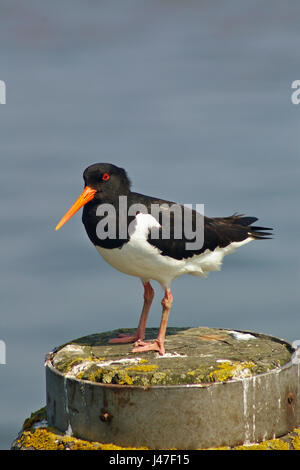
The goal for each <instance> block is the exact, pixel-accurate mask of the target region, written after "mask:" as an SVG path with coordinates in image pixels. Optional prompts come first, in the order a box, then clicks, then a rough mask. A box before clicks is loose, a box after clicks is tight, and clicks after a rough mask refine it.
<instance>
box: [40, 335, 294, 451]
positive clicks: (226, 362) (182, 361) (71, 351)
mask: <svg viewBox="0 0 300 470" xmlns="http://www.w3.org/2000/svg"><path fill="white" fill-rule="evenodd" d="M131 331H133V330H118V331H114V332H106V333H102V334H95V335H90V336H87V337H84V338H79V339H77V340H74V341H72V342H70V343H68V344H65V345H63V346H61V347H59V348H58V349H57V350H55V351H54V352H52V353H50V354H49V355H48V356H47V359H46V382H47V419H48V423H49V425H50V426H54V427H56V428H57V429H59V430H60V431H62V432H67V433H68V434H73V435H76V436H77V437H80V438H82V439H87V440H89V441H97V442H101V443H105V444H109V443H111V442H113V443H114V444H115V445H118V446H120V447H148V448H151V449H162V448H163V449H168V448H177V449H196V448H207V447H219V446H229V447H233V446H237V445H239V444H248V443H250V442H259V441H262V440H267V439H270V438H275V437H277V436H281V435H284V434H287V433H288V432H291V431H292V430H293V429H294V428H295V426H296V425H297V424H298V423H299V421H300V412H299V402H300V399H299V367H298V364H295V363H294V362H292V361H291V358H292V353H293V350H292V348H291V346H290V345H289V344H288V343H287V342H285V341H284V340H280V339H278V338H272V337H269V336H266V335H262V334H256V333H249V332H235V331H228V330H221V329H216V328H213V329H209V328H170V329H168V331H167V339H166V351H167V354H166V355H164V356H159V355H158V354H157V353H155V352H145V353H140V354H133V353H132V352H131V349H132V345H130V344H129V345H128V344H127V345H126V344H122V345H116V344H109V343H108V339H109V338H111V337H115V336H116V335H117V334H118V333H120V332H122V333H124V332H131ZM156 335H157V330H154V329H153V330H147V339H149V337H152V338H155V337H156Z"/></svg>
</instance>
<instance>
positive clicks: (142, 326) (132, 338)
mask: <svg viewBox="0 0 300 470" xmlns="http://www.w3.org/2000/svg"><path fill="white" fill-rule="evenodd" d="M153 297H154V290H153V289H152V286H151V284H150V282H146V283H145V284H144V305H143V310H142V314H141V318H140V321H139V324H138V327H137V330H136V332H135V333H134V335H125V334H120V335H119V336H118V337H117V338H112V339H110V340H109V341H108V342H109V343H135V342H139V343H140V342H141V343H142V341H143V339H144V337H145V330H146V323H147V319H148V314H149V311H150V307H151V304H152V300H153Z"/></svg>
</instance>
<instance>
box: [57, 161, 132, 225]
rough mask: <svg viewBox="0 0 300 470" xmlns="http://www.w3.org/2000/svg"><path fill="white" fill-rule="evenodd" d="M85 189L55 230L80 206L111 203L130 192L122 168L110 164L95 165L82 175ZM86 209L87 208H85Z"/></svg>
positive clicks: (126, 177) (128, 183) (127, 180)
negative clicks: (92, 202)
mask: <svg viewBox="0 0 300 470" xmlns="http://www.w3.org/2000/svg"><path fill="white" fill-rule="evenodd" d="M83 179H84V182H85V187H84V190H83V192H82V193H81V195H80V196H79V198H78V199H77V200H76V201H75V202H74V204H73V205H72V207H71V208H70V209H69V210H68V212H67V213H66V214H65V215H64V217H63V218H62V219H61V221H60V222H59V223H58V224H57V226H56V230H58V229H59V228H60V227H62V226H63V225H64V224H65V223H66V222H67V221H68V220H69V219H70V218H71V217H72V216H73V215H74V214H75V213H76V212H77V211H78V210H79V209H80V208H81V207H82V206H85V205H86V204H87V203H89V202H91V201H92V200H95V202H96V201H97V203H98V204H99V203H102V202H107V203H110V202H113V201H114V200H116V199H118V197H119V196H126V195H128V193H129V192H130V181H129V179H128V176H127V174H126V171H125V170H123V168H119V167H117V166H115V165H112V164H111V163H95V164H94V165H91V166H89V167H87V168H86V169H85V170H84V173H83ZM87 207H88V206H87Z"/></svg>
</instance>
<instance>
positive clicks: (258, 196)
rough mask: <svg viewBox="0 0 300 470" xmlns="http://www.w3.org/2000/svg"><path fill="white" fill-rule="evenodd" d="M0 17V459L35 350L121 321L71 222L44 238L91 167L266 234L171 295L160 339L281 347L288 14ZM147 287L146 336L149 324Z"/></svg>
mask: <svg viewBox="0 0 300 470" xmlns="http://www.w3.org/2000/svg"><path fill="white" fill-rule="evenodd" d="M0 10H1V13H0V47H1V61H0V65H1V67H0V71H1V72H0V79H1V80H5V82H6V85H7V104H6V105H0V136H1V137H0V155H1V172H0V178H1V185H0V188H1V189H0V190H1V208H0V211H1V219H0V220H1V245H0V251H1V294H0V295H1V314H0V322H1V323H0V326H1V328H0V339H2V340H4V341H5V343H6V348H7V364H6V365H0V382H1V388H0V448H9V446H10V443H11V442H12V440H13V438H14V437H15V436H16V433H17V432H18V430H19V429H20V427H21V425H22V423H23V421H24V419H25V418H26V417H27V416H28V415H29V414H30V413H31V412H32V411H33V410H36V409H38V408H39V407H41V406H44V404H45V379H44V367H43V361H44V356H45V354H46V353H47V352H48V351H50V350H51V349H52V348H53V347H54V346H57V345H59V344H62V343H64V342H66V341H68V340H70V339H73V338H76V337H79V336H83V335H87V334H89V333H94V332H97V331H105V330H108V329H113V328H118V327H134V326H136V324H137V321H138V317H139V314H140V310H141V305H142V286H141V285H140V281H139V280H138V279H135V278H131V277H129V276H125V275H122V274H121V273H118V272H117V271H115V270H113V269H112V268H111V267H110V266H108V265H106V264H105V262H104V261H103V260H102V259H101V257H100V256H99V255H98V254H97V252H96V251H95V249H94V247H93V246H92V244H91V243H90V242H89V240H88V238H87V236H86V233H85V230H84V227H83V225H82V223H81V215H77V216H76V217H74V218H73V219H72V221H70V222H69V223H68V224H67V225H66V226H65V227H64V228H63V229H62V230H60V231H59V232H57V233H56V232H55V231H54V227H55V225H56V223H57V221H58V220H59V219H60V218H61V216H62V215H63V214H64V212H65V211H66V209H68V207H69V206H70V205H71V203H72V202H73V201H74V200H75V198H77V196H78V195H79V193H80V192H81V191H82V187H83V181H82V171H83V170H84V168H85V167H86V166H88V165H89V164H91V163H95V162H101V161H102V162H111V163H115V164H117V165H120V166H124V167H125V168H126V169H127V171H128V174H129V176H130V177H131V179H132V182H133V189H134V190H135V191H138V192H142V193H145V194H149V195H156V196H159V197H161V198H167V199H170V200H176V201H178V202H181V203H204V204H205V211H206V214H207V215H209V216H226V215H231V214H232V213H233V212H242V213H245V214H247V215H255V216H257V217H259V219H260V223H261V224H264V225H267V226H271V227H274V228H275V232H276V237H275V239H274V240H272V241H264V242H257V243H252V244H250V245H248V246H246V247H243V248H241V249H240V250H239V251H238V252H236V253H235V254H233V255H231V256H229V257H227V258H225V260H224V264H223V270H222V271H221V272H219V273H212V274H211V275H210V276H209V277H208V278H207V279H206V280H202V279H198V278H194V277H185V278H181V279H179V280H177V281H176V282H175V283H174V284H173V294H174V298H175V302H174V306H173V309H172V313H171V316H170V322H169V325H170V326H182V325H185V326H186V325H191V326H198V325H205V326H212V327H214V326H217V327H225V328H231V329H246V330H255V331H260V332H265V333H269V334H272V335H276V336H279V337H283V338H286V339H288V340H290V341H293V340H294V339H299V338H300V331H299V296H300V294H299V231H300V223H299V219H300V218H299V167H300V164H299V150H300V149H299V122H300V105H299V106H296V105H293V104H292V103H291V98H290V96H291V83H292V81H293V80H296V79H300V70H299V65H300V52H299V51H300V50H299V39H300V33H299V17H300V5H299V2H298V1H296V0H295V1H291V0H290V1H288V2H282V1H279V0H272V1H271V0H270V1H268V0H267V1H264V2H261V1H255V0H251V1H248V0H244V1H243V2H240V1H239V0H237V1H230V0H229V1H227V2H222V1H220V0H219V1H217V0H214V1H212V0H207V1H186V2H179V1H176V0H174V1H170V0H169V1H167V0H166V1H160V2H159V1H151V0H150V1H149V0H147V1H143V0H125V1H124V0H118V1H114V2H104V1H102V2H96V1H92V0H90V1H79V0H72V1H71V0H69V1H67V0H65V1H64V2H60V1H58V0H52V1H51V2H46V1H33V0H27V1H26V2H21V1H16V0H9V1H8V0H2V2H1V6H0ZM154 284H155V283H154ZM155 288H156V292H157V294H158V295H157V297H156V300H155V303H154V305H153V308H152V313H151V316H150V320H149V326H157V325H158V324H159V321H160V313H161V306H160V300H161V297H162V294H163V293H162V291H161V288H160V286H158V285H156V286H155Z"/></svg>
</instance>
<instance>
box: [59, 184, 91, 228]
mask: <svg viewBox="0 0 300 470" xmlns="http://www.w3.org/2000/svg"><path fill="white" fill-rule="evenodd" d="M96 192H97V191H96V190H95V189H92V188H90V187H89V186H86V187H85V188H84V190H83V191H82V193H81V194H80V196H79V198H78V199H77V200H76V201H75V202H74V204H73V206H72V207H70V209H69V210H68V212H67V213H66V214H65V215H64V216H63V218H62V219H61V221H60V222H59V223H58V224H57V226H56V227H55V230H59V229H60V228H61V227H62V226H63V225H65V223H66V222H68V220H70V219H71V217H73V215H74V214H76V212H78V211H79V209H80V208H81V207H82V206H84V205H85V204H86V203H87V202H89V201H91V200H92V199H93V198H94V196H95V193H96Z"/></svg>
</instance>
